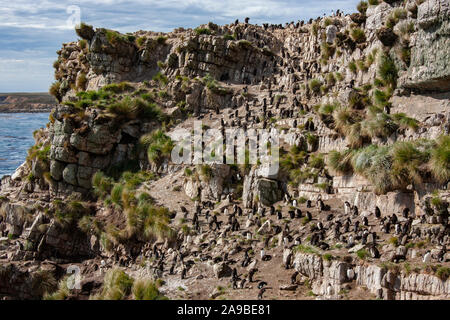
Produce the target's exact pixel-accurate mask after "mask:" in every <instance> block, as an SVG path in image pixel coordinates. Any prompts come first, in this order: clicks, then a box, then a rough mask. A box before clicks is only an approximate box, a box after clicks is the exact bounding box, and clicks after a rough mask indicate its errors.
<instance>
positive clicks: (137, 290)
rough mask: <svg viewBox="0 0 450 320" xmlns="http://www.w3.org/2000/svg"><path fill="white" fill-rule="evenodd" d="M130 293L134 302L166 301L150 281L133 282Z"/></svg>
mask: <svg viewBox="0 0 450 320" xmlns="http://www.w3.org/2000/svg"><path fill="white" fill-rule="evenodd" d="M131 292H132V293H133V299H134V300H168V298H167V297H165V296H164V295H162V294H161V293H160V292H159V290H158V286H157V285H156V283H155V282H153V281H151V280H143V279H141V280H136V281H134V283H133V287H132V289H131Z"/></svg>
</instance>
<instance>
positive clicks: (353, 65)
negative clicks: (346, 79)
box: [348, 61, 358, 74]
mask: <svg viewBox="0 0 450 320" xmlns="http://www.w3.org/2000/svg"><path fill="white" fill-rule="evenodd" d="M348 69H349V70H350V71H351V72H352V73H354V74H356V73H357V71H358V67H357V66H356V62H355V61H350V62H349V63H348Z"/></svg>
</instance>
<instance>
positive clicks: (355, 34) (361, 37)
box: [350, 28, 366, 43]
mask: <svg viewBox="0 0 450 320" xmlns="http://www.w3.org/2000/svg"><path fill="white" fill-rule="evenodd" d="M350 37H351V38H352V40H353V41H355V42H356V43H362V42H365V41H366V34H365V33H364V30H363V29H361V28H353V29H351V30H350Z"/></svg>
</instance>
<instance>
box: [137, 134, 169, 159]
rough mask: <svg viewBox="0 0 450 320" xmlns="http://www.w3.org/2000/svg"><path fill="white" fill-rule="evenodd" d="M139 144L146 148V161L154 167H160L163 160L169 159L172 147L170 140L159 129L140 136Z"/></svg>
mask: <svg viewBox="0 0 450 320" xmlns="http://www.w3.org/2000/svg"><path fill="white" fill-rule="evenodd" d="M140 143H141V145H143V146H144V147H146V148H147V156H148V160H149V161H150V162H151V163H153V164H155V165H160V164H161V163H162V162H163V160H164V159H169V158H170V156H171V153H172V149H173V147H174V143H173V141H172V139H170V137H169V136H167V135H166V134H165V133H164V131H163V130H161V129H159V130H155V131H153V132H152V133H150V134H147V135H144V136H142V137H141V139H140Z"/></svg>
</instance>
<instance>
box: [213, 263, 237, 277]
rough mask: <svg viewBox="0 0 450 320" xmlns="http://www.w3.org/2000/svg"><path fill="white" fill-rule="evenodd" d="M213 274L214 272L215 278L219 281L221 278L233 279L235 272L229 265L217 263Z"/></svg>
mask: <svg viewBox="0 0 450 320" xmlns="http://www.w3.org/2000/svg"><path fill="white" fill-rule="evenodd" d="M213 272H214V276H215V277H216V278H217V279H220V278H226V277H231V273H232V272H233V270H232V269H231V268H230V267H229V266H228V265H227V264H225V263H223V262H220V263H216V264H215V265H214V266H213Z"/></svg>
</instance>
